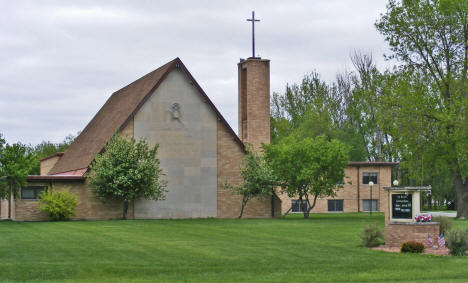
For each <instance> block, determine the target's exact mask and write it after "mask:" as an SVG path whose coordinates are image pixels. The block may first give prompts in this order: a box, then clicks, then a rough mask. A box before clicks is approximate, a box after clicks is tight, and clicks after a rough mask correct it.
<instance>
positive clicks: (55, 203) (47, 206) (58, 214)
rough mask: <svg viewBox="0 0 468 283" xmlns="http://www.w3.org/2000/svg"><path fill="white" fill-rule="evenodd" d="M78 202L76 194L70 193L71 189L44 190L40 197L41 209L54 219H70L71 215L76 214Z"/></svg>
mask: <svg viewBox="0 0 468 283" xmlns="http://www.w3.org/2000/svg"><path fill="white" fill-rule="evenodd" d="M77 204H78V202H77V201H76V196H75V195H74V194H72V193H70V190H69V189H67V190H64V191H57V192H51V191H47V192H43V193H42V194H41V196H40V199H39V207H40V209H41V210H42V211H44V212H45V213H46V214H47V216H48V217H49V219H50V220H52V221H63V220H70V217H71V216H74V215H76V213H75V207H76V205H77Z"/></svg>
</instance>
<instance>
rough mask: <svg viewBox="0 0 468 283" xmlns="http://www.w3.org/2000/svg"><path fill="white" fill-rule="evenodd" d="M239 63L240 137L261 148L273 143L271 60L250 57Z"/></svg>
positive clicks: (255, 147)
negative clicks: (271, 133)
mask: <svg viewBox="0 0 468 283" xmlns="http://www.w3.org/2000/svg"><path fill="white" fill-rule="evenodd" d="M237 66H238V76H239V78H238V87H239V104H238V105H239V106H238V107H239V137H240V139H241V140H242V142H244V143H251V144H252V145H253V147H254V149H256V150H258V149H259V148H260V147H261V145H262V143H266V144H268V143H270V60H266V59H262V58H260V57H249V58H247V59H245V60H244V59H241V60H240V62H239V63H238V64H237Z"/></svg>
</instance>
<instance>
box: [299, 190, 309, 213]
mask: <svg viewBox="0 0 468 283" xmlns="http://www.w3.org/2000/svg"><path fill="white" fill-rule="evenodd" d="M305 197H306V200H305V201H304V200H303V199H302V197H301V208H302V211H303V212H304V218H306V219H307V218H309V215H310V210H309V208H308V207H307V206H308V204H309V196H308V195H307V194H306V196H305Z"/></svg>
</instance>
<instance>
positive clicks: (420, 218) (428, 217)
mask: <svg viewBox="0 0 468 283" xmlns="http://www.w3.org/2000/svg"><path fill="white" fill-rule="evenodd" d="M414 220H416V222H431V221H432V215H431V214H420V215H416V216H415V217H414Z"/></svg>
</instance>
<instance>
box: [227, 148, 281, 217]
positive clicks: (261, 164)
mask: <svg viewBox="0 0 468 283" xmlns="http://www.w3.org/2000/svg"><path fill="white" fill-rule="evenodd" d="M240 175H241V178H242V182H241V183H240V184H239V185H232V184H229V183H227V182H226V183H225V184H223V187H224V188H226V189H229V190H232V191H233V192H234V193H236V194H238V195H241V196H242V206H241V211H240V215H239V218H242V215H243V214H244V208H245V206H246V205H247V202H248V201H249V200H251V199H252V198H262V197H266V196H270V195H272V194H273V190H274V187H275V177H274V175H273V171H272V170H271V169H270V167H269V166H268V164H267V163H266V162H265V159H264V157H263V156H262V155H261V154H259V153H258V152H256V151H255V150H254V149H253V147H252V146H251V145H248V146H247V155H246V156H245V158H244V160H243V161H242V163H241V165H240Z"/></svg>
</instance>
